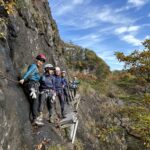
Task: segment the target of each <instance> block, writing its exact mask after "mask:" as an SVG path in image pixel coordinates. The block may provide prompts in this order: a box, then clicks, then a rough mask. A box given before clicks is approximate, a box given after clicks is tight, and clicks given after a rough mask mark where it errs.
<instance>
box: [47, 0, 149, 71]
mask: <svg viewBox="0 0 150 150" xmlns="http://www.w3.org/2000/svg"><path fill="white" fill-rule="evenodd" d="M49 3H50V7H51V11H52V15H53V18H54V19H55V21H56V23H57V26H58V29H59V33H60V36H61V38H62V39H63V40H64V41H66V42H69V41H72V42H73V43H74V44H77V45H80V46H82V47H84V48H89V49H92V50H93V51H95V52H96V54H97V55H98V56H100V57H101V58H103V59H104V60H105V61H106V63H107V64H108V65H109V66H110V68H111V70H119V69H122V68H123V63H119V62H118V61H117V59H116V58H115V56H114V52H115V51H121V52H124V53H125V54H129V53H130V52H131V51H133V50H135V49H141V50H142V49H143V47H142V44H141V42H142V41H143V40H145V39H147V38H150V0H57V1H54V0H49Z"/></svg>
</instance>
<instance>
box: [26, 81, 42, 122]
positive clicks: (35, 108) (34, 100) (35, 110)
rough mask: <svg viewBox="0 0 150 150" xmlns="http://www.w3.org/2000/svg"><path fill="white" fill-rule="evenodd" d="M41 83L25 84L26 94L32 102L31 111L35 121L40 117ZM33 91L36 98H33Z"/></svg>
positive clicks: (30, 82) (31, 82) (29, 82)
mask: <svg viewBox="0 0 150 150" xmlns="http://www.w3.org/2000/svg"><path fill="white" fill-rule="evenodd" d="M39 85H40V84H39V82H38V81H33V80H29V81H28V82H26V83H25V84H24V89H25V92H26V93H27V96H28V97H29V102H30V111H31V114H32V117H33V119H36V118H37V115H38V97H39ZM32 90H34V91H35V93H34V94H35V97H34V98H33V96H31V92H32Z"/></svg>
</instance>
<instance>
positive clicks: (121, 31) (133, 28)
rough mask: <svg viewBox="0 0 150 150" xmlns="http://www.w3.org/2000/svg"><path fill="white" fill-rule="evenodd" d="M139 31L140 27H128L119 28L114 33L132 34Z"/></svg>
mask: <svg viewBox="0 0 150 150" xmlns="http://www.w3.org/2000/svg"><path fill="white" fill-rule="evenodd" d="M139 29H140V26H129V27H120V28H117V29H116V30H115V33H117V34H123V33H126V32H134V31H138V30H139Z"/></svg>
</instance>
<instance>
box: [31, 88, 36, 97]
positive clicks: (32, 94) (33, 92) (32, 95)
mask: <svg viewBox="0 0 150 150" xmlns="http://www.w3.org/2000/svg"><path fill="white" fill-rule="evenodd" d="M30 96H31V97H32V98H33V99H35V98H36V90H35V89H34V88H31V93H30Z"/></svg>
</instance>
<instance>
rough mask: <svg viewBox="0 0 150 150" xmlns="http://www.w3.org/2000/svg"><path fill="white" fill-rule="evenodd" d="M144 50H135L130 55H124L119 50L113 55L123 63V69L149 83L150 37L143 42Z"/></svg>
mask: <svg viewBox="0 0 150 150" xmlns="http://www.w3.org/2000/svg"><path fill="white" fill-rule="evenodd" d="M143 46H144V50H143V51H138V50H135V51H134V52H132V53H131V54H130V55H127V56H125V55H124V54H123V53H121V52H116V53H115V55H116V57H117V59H118V60H119V61H120V62H124V63H125V69H127V70H128V71H129V72H131V74H133V75H135V76H136V77H138V78H139V79H141V80H143V81H145V82H147V83H150V39H149V40H145V41H144V42H143Z"/></svg>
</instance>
